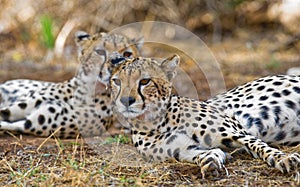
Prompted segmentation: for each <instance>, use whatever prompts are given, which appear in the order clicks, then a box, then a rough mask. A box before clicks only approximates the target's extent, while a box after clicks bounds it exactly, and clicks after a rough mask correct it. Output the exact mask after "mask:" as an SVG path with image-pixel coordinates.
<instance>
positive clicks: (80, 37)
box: [75, 31, 91, 55]
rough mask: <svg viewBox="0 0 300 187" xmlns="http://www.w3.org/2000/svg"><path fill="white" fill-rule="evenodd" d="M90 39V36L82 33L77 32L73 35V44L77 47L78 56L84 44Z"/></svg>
mask: <svg viewBox="0 0 300 187" xmlns="http://www.w3.org/2000/svg"><path fill="white" fill-rule="evenodd" d="M90 39H91V36H90V35H89V34H88V33H86V32H84V31H77V32H76V33H75V43H76V45H77V49H78V54H79V55H80V54H81V52H82V50H83V46H84V44H85V43H86V42H87V41H89V40H90Z"/></svg>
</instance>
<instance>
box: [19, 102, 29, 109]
mask: <svg viewBox="0 0 300 187" xmlns="http://www.w3.org/2000/svg"><path fill="white" fill-rule="evenodd" d="M18 106H19V107H20V108H21V109H23V110H24V109H25V108H26V107H27V103H19V104H18Z"/></svg>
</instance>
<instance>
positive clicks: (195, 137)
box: [192, 134, 200, 143]
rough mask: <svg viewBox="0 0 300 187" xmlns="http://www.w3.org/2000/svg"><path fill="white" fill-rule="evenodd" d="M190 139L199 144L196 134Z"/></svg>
mask: <svg viewBox="0 0 300 187" xmlns="http://www.w3.org/2000/svg"><path fill="white" fill-rule="evenodd" d="M192 139H193V140H194V141H195V142H196V143H199V142H200V141H199V139H198V137H197V135H196V134H193V135H192Z"/></svg>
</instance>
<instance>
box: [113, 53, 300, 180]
mask: <svg viewBox="0 0 300 187" xmlns="http://www.w3.org/2000/svg"><path fill="white" fill-rule="evenodd" d="M119 64H120V65H119V66H117V67H116V68H115V70H114V71H113V73H112V77H111V87H112V98H113V110H114V112H115V113H116V114H118V116H119V117H120V118H123V120H124V121H126V122H127V123H128V126H129V127H130V129H131V133H132V140H133V143H134V145H135V147H136V148H137V150H138V152H139V153H140V154H142V155H143V156H144V157H145V158H147V159H149V160H153V161H165V160H168V159H172V158H175V159H176V160H178V161H188V162H191V163H195V164H197V165H198V166H200V168H201V173H202V175H203V177H205V176H206V175H209V174H219V172H220V171H222V170H226V168H225V166H224V163H225V160H226V153H225V152H224V151H226V150H231V149H236V148H244V149H246V150H247V151H248V152H249V153H250V154H251V155H252V156H253V157H255V158H260V159H262V160H264V161H265V162H266V163H267V164H268V165H269V166H272V167H275V168H277V169H279V170H280V171H281V172H291V171H293V170H297V169H298V166H299V163H300V155H299V154H298V153H292V154H286V153H284V152H282V151H280V150H278V149H275V148H272V147H270V146H269V145H268V144H267V143H265V141H264V140H263V139H259V137H257V134H255V133H253V134H252V132H253V131H249V128H245V124H244V123H243V121H239V120H238V119H236V118H235V117H234V116H232V115H229V114H228V112H225V110H226V107H227V106H226V105H225V109H224V106H223V105H220V103H221V102H217V101H218V100H216V103H219V105H216V104H212V102H201V101H197V100H192V99H189V98H185V97H180V96H172V95H171V89H172V80H173V78H174V76H175V73H176V71H175V69H176V67H177V66H178V64H179V57H178V56H177V55H175V56H172V57H170V58H168V59H166V60H164V61H162V62H161V63H160V62H157V61H155V60H153V59H151V58H142V57H140V58H129V59H124V60H123V62H121V63H119ZM267 79H268V78H266V79H265V80H267ZM279 79H280V78H279ZM296 80H297V81H298V78H297V77H289V78H286V79H285V80H284V81H283V82H291V84H293V83H292V82H293V81H296ZM274 82H277V81H274ZM254 84H255V83H250V86H249V87H254V88H253V89H257V87H255V86H254ZM293 87H295V85H294V86H292V87H291V89H293ZM266 89H268V88H266ZM294 89H295V88H294ZM296 90H298V89H296ZM239 91H240V92H242V90H239ZM277 91H278V90H277ZM237 92H238V91H237V90H236V91H231V92H229V93H228V95H231V94H234V95H236V94H237ZM294 94H295V95H294V96H296V92H295V91H294ZM297 94H298V95H297V97H298V103H297V104H296V103H294V104H295V107H296V105H297V106H298V105H299V97H300V96H299V93H297ZM226 95H227V94H226V93H225V94H224V95H222V96H220V99H219V100H223V98H221V97H226ZM252 95H255V93H253V94H252ZM260 97H261V96H259V98H260ZM274 99H275V100H276V98H274ZM258 100H259V99H258ZM270 101H273V100H271V99H270ZM262 102H263V101H262ZM236 103H238V102H236ZM232 104H234V103H232ZM257 105H258V106H260V104H257ZM291 105H293V104H290V105H288V106H286V107H287V108H290V109H291V107H290V106H291ZM228 108H229V107H228ZM245 112H246V111H245ZM248 112H249V111H248ZM287 117H289V116H287ZM292 121H293V122H294V123H295V122H296V121H299V115H298V120H296V121H295V120H292ZM271 122H272V121H271ZM275 125H277V124H274V126H275ZM287 125H289V124H287ZM297 125H298V126H297ZM253 126H254V127H255V125H253ZM291 126H293V127H294V128H296V127H297V129H294V130H299V129H300V126H299V124H297V122H296V124H294V125H291ZM270 131H273V129H270ZM298 139H299V135H297V136H295V142H297V141H298ZM291 141H292V140H289V142H291ZM275 142H276V141H275ZM277 143H281V142H280V141H278V142H277Z"/></svg>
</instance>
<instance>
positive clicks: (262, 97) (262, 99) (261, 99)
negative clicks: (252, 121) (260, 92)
mask: <svg viewBox="0 0 300 187" xmlns="http://www.w3.org/2000/svg"><path fill="white" fill-rule="evenodd" d="M267 99H268V96H261V97H260V98H259V100H260V101H265V100H267Z"/></svg>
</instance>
